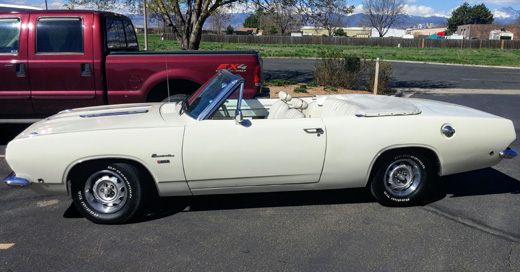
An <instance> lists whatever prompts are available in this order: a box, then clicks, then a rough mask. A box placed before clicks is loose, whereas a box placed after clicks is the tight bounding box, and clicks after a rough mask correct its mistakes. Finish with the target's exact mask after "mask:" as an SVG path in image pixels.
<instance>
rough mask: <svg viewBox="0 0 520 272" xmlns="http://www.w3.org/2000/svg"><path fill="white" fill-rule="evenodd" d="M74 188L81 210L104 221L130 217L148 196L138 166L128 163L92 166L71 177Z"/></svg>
mask: <svg viewBox="0 0 520 272" xmlns="http://www.w3.org/2000/svg"><path fill="white" fill-rule="evenodd" d="M71 189H72V199H73V202H74V204H75V206H76V208H77V209H78V210H79V212H80V213H81V214H82V215H83V216H85V217H86V218H87V219H89V220H91V221H93V222H96V223H102V224H116V223H123V222H125V221H127V220H129V219H130V218H132V217H133V216H134V215H135V214H136V213H137V212H138V211H139V210H140V209H141V208H142V206H143V204H144V203H143V202H144V201H145V196H146V186H144V185H143V183H142V181H141V175H140V173H139V170H138V169H137V168H136V167H134V166H132V165H130V164H127V163H111V164H100V165H97V166H93V167H89V168H88V169H85V170H84V171H83V173H82V174H81V175H79V176H78V179H77V180H73V181H72V184H71Z"/></svg>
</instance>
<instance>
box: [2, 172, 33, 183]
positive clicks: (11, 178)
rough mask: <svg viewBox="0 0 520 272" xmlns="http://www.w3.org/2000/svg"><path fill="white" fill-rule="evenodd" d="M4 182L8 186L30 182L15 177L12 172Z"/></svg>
mask: <svg viewBox="0 0 520 272" xmlns="http://www.w3.org/2000/svg"><path fill="white" fill-rule="evenodd" d="M4 183H5V184H7V185H9V186H27V185H30V184H31V182H30V181H28V180H26V179H23V178H19V177H17V176H16V174H15V173H14V172H13V173H11V174H10V175H9V176H7V178H5V180H4Z"/></svg>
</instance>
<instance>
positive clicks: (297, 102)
mask: <svg viewBox="0 0 520 272" xmlns="http://www.w3.org/2000/svg"><path fill="white" fill-rule="evenodd" d="M292 105H293V107H294V108H295V109H297V110H305V109H307V108H308V107H309V104H308V103H307V102H305V101H303V100H301V99H299V98H295V99H293V100H292Z"/></svg>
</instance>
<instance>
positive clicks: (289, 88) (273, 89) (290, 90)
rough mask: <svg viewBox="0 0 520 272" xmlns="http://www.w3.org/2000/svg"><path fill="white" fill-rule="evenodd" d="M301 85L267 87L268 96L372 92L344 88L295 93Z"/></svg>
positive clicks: (315, 89) (308, 89) (308, 88)
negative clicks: (285, 93) (279, 94)
mask: <svg viewBox="0 0 520 272" xmlns="http://www.w3.org/2000/svg"><path fill="white" fill-rule="evenodd" d="M300 85H302V84H294V85H285V86H267V87H268V88H269V91H270V92H269V94H270V97H271V98H278V93H279V92H281V91H284V92H287V93H288V94H290V95H291V96H292V97H306V96H314V95H327V94H351V93H360V94H371V93H372V92H366V91H355V90H349V89H345V88H337V89H338V90H337V91H331V90H329V89H325V87H322V86H319V87H308V86H307V93H295V92H294V89H295V88H298V87H300Z"/></svg>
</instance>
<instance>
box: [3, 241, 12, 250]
mask: <svg viewBox="0 0 520 272" xmlns="http://www.w3.org/2000/svg"><path fill="white" fill-rule="evenodd" d="M12 246H14V243H12V244H0V250H1V249H9V248H11V247H12Z"/></svg>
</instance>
